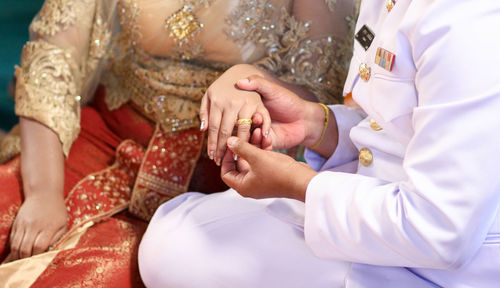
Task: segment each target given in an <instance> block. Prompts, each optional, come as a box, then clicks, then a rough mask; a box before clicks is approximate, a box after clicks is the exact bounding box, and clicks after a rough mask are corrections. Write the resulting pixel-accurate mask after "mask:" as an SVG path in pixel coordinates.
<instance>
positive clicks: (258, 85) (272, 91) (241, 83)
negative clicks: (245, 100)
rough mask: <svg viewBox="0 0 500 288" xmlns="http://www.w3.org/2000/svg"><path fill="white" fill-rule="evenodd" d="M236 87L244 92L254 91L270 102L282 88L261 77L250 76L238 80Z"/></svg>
mask: <svg viewBox="0 0 500 288" xmlns="http://www.w3.org/2000/svg"><path fill="white" fill-rule="evenodd" d="M236 86H237V87H238V88H240V89H242V90H246V91H256V92H257V93H259V94H260V95H261V96H262V97H263V98H265V99H267V100H271V99H273V98H274V97H275V95H277V92H278V91H279V90H280V89H281V88H282V87H281V86H279V85H277V84H276V83H274V82H271V81H269V80H267V79H265V78H262V77H261V76H257V75H252V76H250V77H248V78H245V79H241V80H238V82H236Z"/></svg>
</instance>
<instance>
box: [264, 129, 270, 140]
mask: <svg viewBox="0 0 500 288" xmlns="http://www.w3.org/2000/svg"><path fill="white" fill-rule="evenodd" d="M267 137H269V131H266V132H265V133H264V138H266V139H267Z"/></svg>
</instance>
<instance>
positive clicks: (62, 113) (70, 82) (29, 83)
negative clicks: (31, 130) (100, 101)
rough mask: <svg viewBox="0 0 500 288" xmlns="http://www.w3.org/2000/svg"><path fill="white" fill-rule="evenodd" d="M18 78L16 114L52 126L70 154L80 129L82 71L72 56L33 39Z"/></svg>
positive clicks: (17, 69)
mask: <svg viewBox="0 0 500 288" xmlns="http://www.w3.org/2000/svg"><path fill="white" fill-rule="evenodd" d="M16 79H17V85H16V106H15V111H16V114H17V115H18V116H22V117H27V118H32V119H34V120H36V121H38V122H40V123H42V124H44V125H46V126H47V127H49V128H50V129H52V130H53V131H54V132H55V133H56V134H57V135H58V136H59V140H60V141H61V143H62V148H63V152H64V155H66V156H67V155H68V153H69V149H70V147H71V144H72V143H73V141H74V140H75V139H76V137H77V136H78V133H79V131H80V100H81V97H80V96H79V95H78V93H79V91H78V88H77V87H80V82H81V81H80V71H79V67H78V65H77V63H76V62H75V60H74V59H73V57H72V55H71V54H70V53H69V52H68V51H65V50H63V49H60V48H59V47H57V46H55V45H53V44H50V43H48V42H45V41H43V40H37V41H30V42H28V43H27V44H26V45H25V46H24V48H23V53H22V56H21V67H16Z"/></svg>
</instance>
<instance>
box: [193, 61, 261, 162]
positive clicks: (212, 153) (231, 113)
mask: <svg viewBox="0 0 500 288" xmlns="http://www.w3.org/2000/svg"><path fill="white" fill-rule="evenodd" d="M255 74H256V75H261V76H264V73H263V72H262V71H261V70H259V69H258V68H256V67H254V66H252V65H247V64H240V65H236V66H233V67H231V68H230V69H228V70H227V71H226V72H225V73H224V74H222V75H221V76H220V77H219V79H217V80H216V81H215V82H214V83H212V85H210V87H209V88H208V89H207V92H206V93H205V95H204V96H203V98H202V100H201V107H200V120H201V127H200V130H202V131H207V130H208V143H207V153H208V155H209V157H210V159H212V160H214V161H215V163H217V164H218V165H220V162H221V159H222V158H223V157H224V154H225V152H226V149H227V147H226V142H227V139H228V138H229V137H230V136H231V135H232V134H233V130H234V128H235V125H237V133H236V135H237V136H238V137H239V138H240V139H244V140H245V141H248V140H249V139H250V133H251V128H252V124H251V123H249V122H250V121H242V123H239V124H238V120H239V119H255V118H254V116H255V117H257V118H258V119H259V121H258V122H259V126H260V125H261V131H262V132H261V133H262V137H264V138H267V136H268V135H269V129H270V125H271V119H270V117H269V113H268V111H267V109H266V108H265V107H264V104H263V103H262V100H261V97H260V95H259V94H258V93H257V92H255V91H244V90H240V89H238V88H237V87H236V82H237V81H238V80H239V79H242V78H246V77H248V76H250V75H255ZM240 122H241V121H240Z"/></svg>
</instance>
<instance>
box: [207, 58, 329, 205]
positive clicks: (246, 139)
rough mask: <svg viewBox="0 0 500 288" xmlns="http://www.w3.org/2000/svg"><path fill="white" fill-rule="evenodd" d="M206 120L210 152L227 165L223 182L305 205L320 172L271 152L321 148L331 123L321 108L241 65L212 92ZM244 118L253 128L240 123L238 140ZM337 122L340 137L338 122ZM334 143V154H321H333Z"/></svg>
mask: <svg viewBox="0 0 500 288" xmlns="http://www.w3.org/2000/svg"><path fill="white" fill-rule="evenodd" d="M249 75H251V76H249ZM332 118H333V117H332ZM200 119H201V121H202V125H201V130H202V131H208V143H207V153H208V155H209V157H210V158H211V159H213V160H214V161H215V162H216V163H217V164H218V165H222V169H221V177H222V179H223V181H224V182H225V183H226V184H227V185H228V186H230V187H231V188H234V189H235V190H236V191H238V192H239V193H240V194H241V195H243V196H245V197H252V198H269V197H285V198H293V199H297V200H300V201H304V200H305V192H306V189H307V186H308V184H309V182H310V181H311V179H312V178H313V177H314V176H315V175H316V172H315V171H314V170H313V169H311V168H310V167H309V166H308V165H306V164H305V163H302V162H298V161H296V160H295V159H293V158H291V157H289V156H287V155H284V154H281V153H276V152H273V151H271V150H272V149H286V148H291V147H294V146H297V145H304V146H306V147H310V146H313V145H314V144H315V143H317V141H318V139H319V138H320V136H321V133H322V130H323V126H324V125H323V123H324V119H325V112H324V110H323V108H322V107H321V106H320V105H318V104H317V103H314V102H309V101H305V100H303V99H302V98H301V97H299V96H298V95H297V94H295V93H294V92H292V91H291V90H289V89H286V88H285V87H283V85H282V83H279V81H278V80H276V79H274V78H272V76H270V75H269V74H267V73H266V72H263V71H261V70H259V69H257V68H256V67H254V66H251V65H236V66H234V67H232V68H231V69H229V70H228V71H226V72H225V73H224V74H223V75H222V76H221V77H219V79H217V80H216V81H215V82H214V83H213V84H212V85H211V86H210V87H209V89H208V90H207V92H206V93H205V95H204V97H203V99H202V105H201V109H200ZM238 119H252V122H253V123H252V124H250V123H241V121H240V125H237V126H236V127H237V131H236V136H237V137H231V135H232V134H233V129H234V127H235V123H238ZM243 122H247V121H243ZM331 122H333V123H332V127H333V130H334V132H336V129H337V127H336V123H335V121H331ZM252 127H253V129H251V128H252ZM335 137H336V134H335ZM335 139H336V138H335ZM332 142H333V143H332V144H334V145H329V146H332V148H331V149H330V148H329V147H327V146H325V145H321V147H320V148H319V149H320V150H323V151H327V152H326V153H321V154H323V155H325V154H328V153H330V152H328V151H329V150H331V152H333V149H334V148H335V147H334V146H336V142H335V141H332ZM227 148H229V150H227ZM235 155H237V156H238V157H235ZM235 159H237V160H236V161H235Z"/></svg>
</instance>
